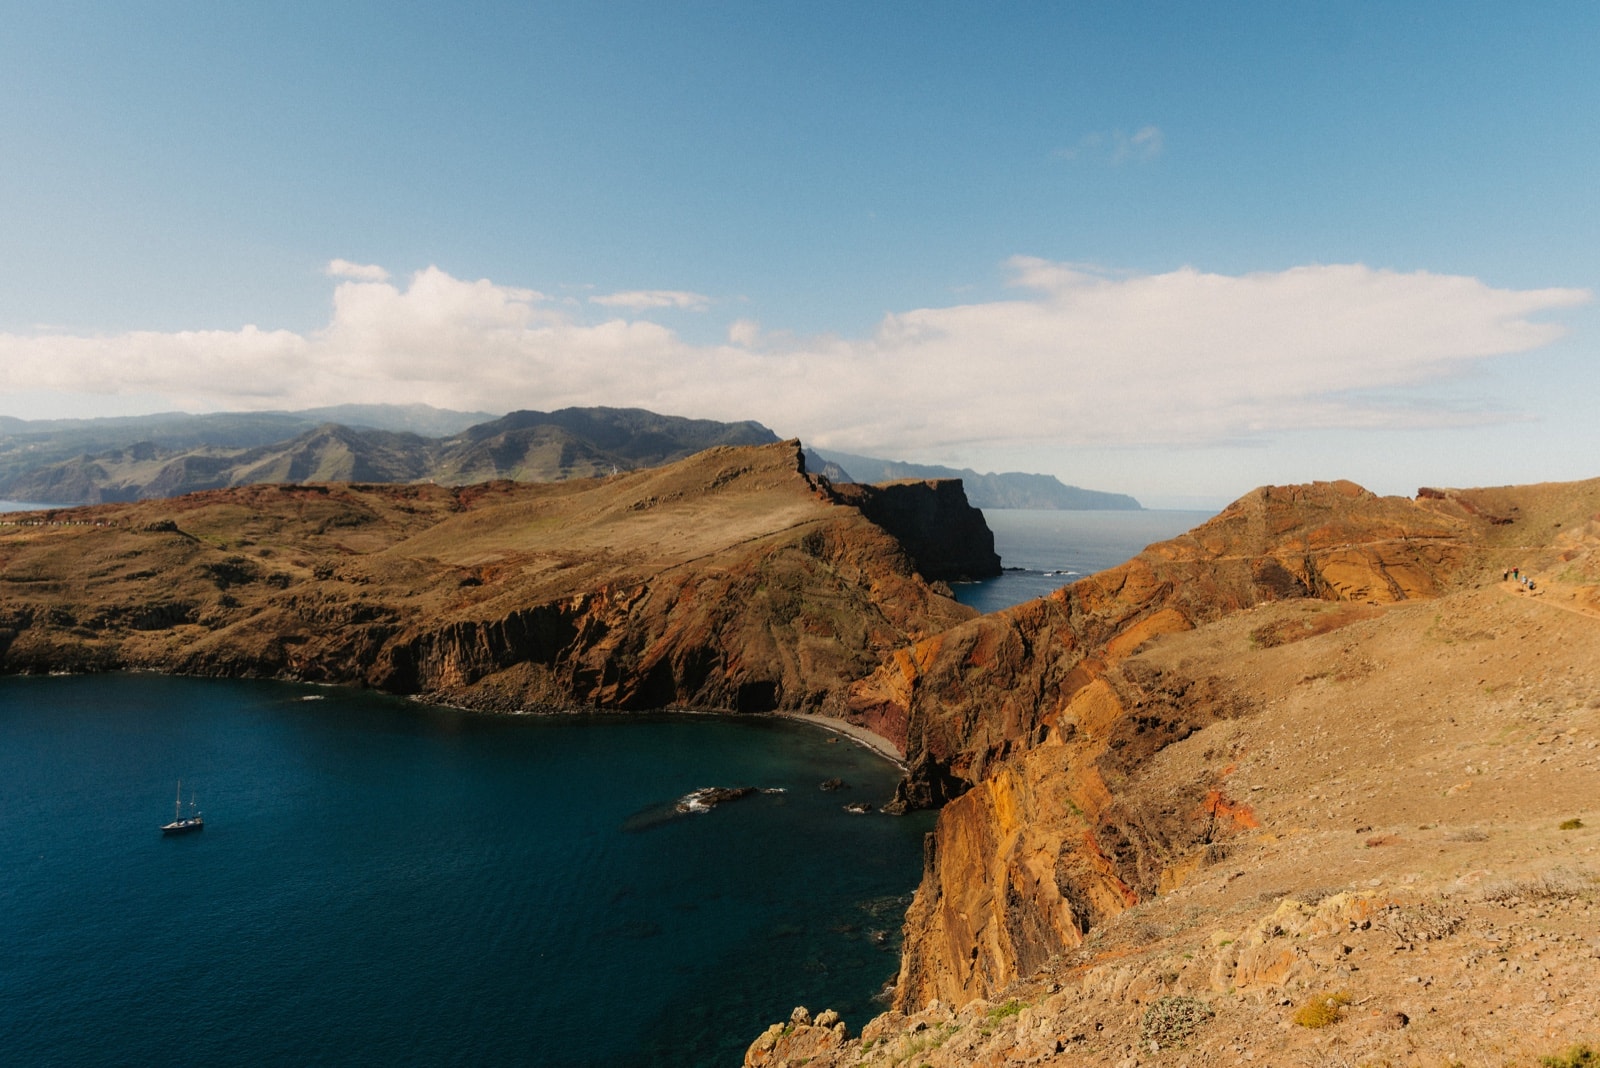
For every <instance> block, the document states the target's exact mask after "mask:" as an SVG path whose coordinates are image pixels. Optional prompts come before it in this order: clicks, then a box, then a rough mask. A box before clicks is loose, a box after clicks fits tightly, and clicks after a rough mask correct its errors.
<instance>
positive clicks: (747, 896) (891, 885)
mask: <svg viewBox="0 0 1600 1068" xmlns="http://www.w3.org/2000/svg"><path fill="white" fill-rule="evenodd" d="M897 775H898V772H897V770H896V769H895V767H894V766H893V765H891V764H889V763H888V762H887V761H884V760H883V759H881V758H880V757H877V756H876V755H874V754H872V753H869V752H868V751H866V750H864V749H862V748H861V747H860V746H858V745H856V744H855V743H853V742H850V741H849V740H847V739H843V738H839V737H837V736H835V735H832V734H829V733H827V732H825V731H822V730H820V729H817V728H814V727H811V726H807V725H803V724H798V723H793V722H789V721H779V720H773V719H751V718H732V717H711V716H687V715H676V716H675V715H665V714H663V715H645V716H616V715H572V716H556V717H510V716H503V717H496V716H485V715H475V714H468V713H462V712H457V711H452V710H448V709H440V708H434V707H428V706H424V705H418V704H415V703H410V702H406V701H402V700H398V699H393V698H386V697H382V696H379V695H375V694H371V693H363V692H358V691H346V690H337V689H328V688H311V687H303V686H294V685H289V684H280V683H269V682H255V681H223V680H201V679H173V678H163V677H159V676H150V675H106V676H75V677H51V678H39V677H27V678H16V677H13V678H4V679H0V947H4V949H3V952H0V1051H4V1052H3V1054H0V1059H4V1060H5V1061H6V1062H7V1063H11V1064H19V1065H20V1064H27V1065H74V1066H92V1065H125V1064H322V1065H402V1064H419V1065H424V1064H425V1065H451V1064H460V1065H468V1064H470V1065H498V1064H532V1065H549V1066H569V1065H570V1066H612V1065H616V1066H621V1065H663V1066H665V1065H672V1066H683V1065H737V1064H738V1063H739V1061H740V1057H741V1056H742V1053H743V1050H744V1048H745V1046H746V1045H748V1044H749V1043H750V1041H752V1040H753V1039H754V1038H755V1036H756V1035H757V1034H758V1033H759V1032H760V1031H761V1030H762V1029H764V1028H765V1027H766V1025H767V1024H769V1023H772V1022H775V1021H778V1020H781V1019H787V1018H788V1016H789V1012H790V1010H791V1009H792V1008H793V1007H794V1006H795V1005H798V1004H805V1005H807V1006H809V1007H810V1008H811V1009H812V1010H813V1011H819V1010H821V1009H823V1008H826V1007H832V1008H834V1009H837V1010H838V1011H840V1012H841V1013H842V1014H844V1016H845V1018H846V1019H847V1020H848V1021H849V1022H850V1024H851V1025H852V1026H853V1027H859V1026H860V1025H861V1024H863V1023H865V1022H866V1020H867V1019H869V1018H870V1017H871V1016H872V1015H874V1014H875V1013H877V1012H879V1011H881V1010H882V1005H881V1003H879V1002H877V1001H874V996H875V995H877V994H879V993H880V991H881V988H882V986H883V984H884V982H885V981H886V980H888V979H890V978H891V977H892V976H893V974H894V972H895V969H896V966H897V963H898V947H899V940H900V923H901V917H902V914H903V912H904V909H905V906H906V904H907V903H908V901H909V895H910V893H911V891H912V890H913V889H914V888H915V886H916V883H917V881H918V878H919V876H920V873H921V857H922V837H923V834H924V833H925V832H926V831H927V830H929V829H930V828H931V817H930V816H929V815H928V814H917V815H913V816H907V817H892V816H885V815H882V814H879V813H877V812H873V813H871V814H868V815H853V814H850V813H847V812H845V811H844V810H843V805H844V803H846V802H849V801H870V802H872V803H874V804H875V805H876V804H880V803H882V802H883V801H885V800H887V799H888V798H889V796H890V795H891V793H892V790H893V786H894V783H895V781H896V778H897ZM835 777H837V778H841V779H843V780H845V782H846V783H847V784H848V787H847V788H846V789H843V790H838V791H836V792H824V791H822V790H820V789H819V788H818V786H819V784H820V783H822V782H823V781H824V780H827V779H831V778H835ZM179 779H182V780H183V791H184V796H185V803H186V804H187V800H188V797H189V795H190V793H191V791H192V792H193V795H194V796H195V797H196V799H197V800H198V806H199V810H200V811H202V812H203V813H204V815H205V829H204V830H203V831H200V832H197V833H194V834H190V835H186V836H183V837H171V838H168V837H163V836H162V835H161V833H160V832H159V830H158V829H157V828H158V827H159V825H160V824H162V823H165V822H167V821H168V820H170V819H171V818H172V815H173V808H174V791H175V789H176V785H177V781H178V780H179ZM745 785H749V786H755V787H758V788H760V789H762V790H766V791H772V792H758V793H755V794H753V795H751V796H748V797H745V798H743V799H740V800H736V801H727V802H724V803H723V804H721V805H718V806H716V807H715V808H713V809H712V810H711V811H708V812H704V813H699V814H682V813H679V812H677V811H676V810H675V808H674V803H675V802H676V801H678V800H679V799H681V798H683V797H684V796H685V795H687V794H689V793H690V792H691V791H693V790H696V789H698V788H701V787H708V786H727V787H737V786H745Z"/></svg>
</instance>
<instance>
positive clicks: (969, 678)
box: [847, 482, 1594, 1008]
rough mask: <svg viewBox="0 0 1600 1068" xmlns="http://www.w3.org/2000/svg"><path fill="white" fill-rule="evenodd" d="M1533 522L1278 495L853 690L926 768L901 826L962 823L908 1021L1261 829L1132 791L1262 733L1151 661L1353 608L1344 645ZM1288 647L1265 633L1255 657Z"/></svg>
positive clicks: (934, 875) (1067, 945) (906, 977)
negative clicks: (1164, 640) (1237, 617)
mask: <svg viewBox="0 0 1600 1068" xmlns="http://www.w3.org/2000/svg"><path fill="white" fill-rule="evenodd" d="M1593 492H1594V491H1593V490H1592V489H1588V490H1585V491H1583V492H1582V493H1579V494H1578V496H1580V497H1584V498H1585V499H1587V496H1592V495H1593ZM1514 507H1515V505H1514V504H1512V503H1499V502H1497V501H1496V500H1495V499H1494V491H1484V492H1480V493H1477V494H1444V493H1434V494H1429V495H1426V496H1423V497H1420V498H1419V499H1418V500H1415V501H1412V500H1406V499H1403V498H1379V497H1375V496H1374V495H1372V494H1370V493H1368V492H1367V491H1365V490H1362V489H1361V488H1360V487H1358V486H1355V485H1354V484H1351V483H1347V482H1336V483H1317V484H1313V485H1310V486H1297V487H1286V488H1267V489H1262V490H1258V491H1256V492H1255V493H1253V494H1251V495H1249V496H1247V497H1245V498H1243V499H1242V500H1240V501H1238V502H1237V503H1235V504H1234V505H1233V506H1231V507H1230V508H1228V509H1227V510H1226V511H1224V512H1223V513H1222V514H1220V515H1219V516H1217V517H1216V518H1215V519H1213V520H1212V521H1210V522H1208V523H1206V524H1205V525H1203V526H1201V527H1199V528H1198V529H1196V530H1194V531H1193V532H1191V533H1190V534H1187V535H1185V536H1183V537H1180V538H1177V539H1174V540H1172V541H1169V542H1165V543H1162V544H1159V545H1154V546H1151V547H1150V548H1149V549H1147V550H1146V551H1145V552H1143V553H1141V554H1140V555H1139V556H1138V557H1136V558H1135V559H1133V560H1131V561H1129V562H1128V563H1127V564H1124V565H1123V566H1121V567H1118V568H1114V569H1112V570H1110V571H1107V572H1103V573H1101V574H1099V575H1096V576H1093V577H1091V578H1088V579H1085V580H1083V581H1080V582H1078V583H1076V584H1074V585H1072V586H1070V587H1067V588H1065V589H1063V590H1061V591H1059V592H1058V593H1057V594H1055V595H1053V596H1052V597H1049V598H1045V599H1043V600H1041V601H1035V602H1031V603H1029V604H1025V605H1021V606H1019V607H1017V608H1015V609H1012V610H1010V611H1006V612H1001V613H997V614H995V615H991V616H985V617H982V618H979V619H975V620H972V621H970V622H968V623H965V624H962V625H960V626H957V627H953V628H951V629H950V630H947V631H944V632H941V633H939V634H937V635H934V636H932V637H930V638H928V639H925V640H923V641H922V642H920V643H917V644H914V645H911V646H908V647H906V648H904V649H901V650H898V651H896V652H895V654H894V655H893V656H892V657H891V658H890V659H889V660H888V661H886V662H885V664H884V666H883V667H881V668H879V669H878V670H877V671H876V672H874V673H873V674H872V675H871V676H869V677H868V678H865V679H863V680H861V681H859V682H857V683H854V684H853V685H852V686H851V689H850V696H849V699H848V702H847V704H848V718H849V719H850V720H851V721H852V722H856V723H859V724H862V725H864V726H867V727H869V728H871V729H873V730H875V731H877V732H879V733H881V734H883V735H885V736H886V737H889V738H891V739H893V740H894V741H895V742H896V743H897V744H899V745H900V746H901V747H902V749H903V750H904V752H905V753H906V756H907V760H908V763H909V765H910V775H909V776H908V779H907V781H906V783H905V784H904V785H903V787H902V790H901V796H900V798H899V802H900V804H901V805H903V806H933V805H941V804H942V805H943V806H944V808H943V811H942V812H941V814H940V818H939V823H938V828H937V831H936V832H935V834H934V836H933V839H932V841H931V843H930V846H929V849H928V856H927V865H926V871H925V873H924V877H923V881H922V885H921V887H920V888H919V890H918V892H917V897H916V899H915V902H914V903H913V905H912V907H911V910H910V913H909V915H908V918H907V939H906V951H905V959H904V962H903V967H902V969H901V973H900V977H899V985H898V989H897V993H896V1000H897V1004H899V1005H901V1006H903V1007H907V1008H910V1007H915V1006H919V1005H922V1004H925V1003H927V1002H928V1001H929V1000H931V999H934V998H938V999H940V1000H943V1001H944V1002H946V1003H954V1004H960V1003H962V1002H964V1001H966V1000H969V999H971V998H974V997H980V996H988V995H990V994H992V993H993V991H994V990H996V989H998V988H999V987H1001V986H1004V985H1005V984H1006V983H1008V982H1010V981H1013V980H1014V979H1016V978H1017V977H1018V976H1021V975H1026V974H1028V973H1029V972H1030V971H1031V970H1033V969H1035V968H1037V967H1038V966H1039V965H1040V963H1041V962H1043V961H1045V960H1047V959H1049V958H1050V957H1052V956H1056V955H1059V954H1061V953H1063V952H1065V951H1067V950H1069V949H1071V948H1072V947H1074V946H1076V945H1077V944H1079V943H1080V942H1081V941H1082V938H1083V936H1084V934H1085V933H1086V932H1087V931H1089V930H1091V929H1092V928H1094V927H1095V926H1097V925H1099V924H1101V923H1104V922H1105V921H1106V920H1107V919H1109V918H1110V917H1112V916H1115V915H1117V914H1118V913H1120V912H1121V911H1122V910H1124V909H1126V908H1128V907H1129V906H1130V905H1133V904H1134V903H1136V902H1139V901H1142V900H1146V899H1148V898H1149V897H1150V896H1152V895H1153V894H1155V893H1156V892H1157V891H1158V889H1159V888H1160V887H1161V886H1162V885H1163V881H1164V880H1165V881H1167V882H1168V883H1170V882H1171V881H1172V880H1174V879H1176V878H1178V877H1179V875H1178V874H1177V873H1178V872H1179V870H1180V869H1181V866H1182V865H1183V864H1184V863H1185V862H1186V861H1187V859H1189V858H1192V856H1193V855H1194V854H1195V853H1196V852H1197V851H1199V850H1202V849H1203V848H1204V847H1206V846H1208V845H1210V844H1212V843H1215V842H1217V841H1219V840H1221V839H1223V838H1225V837H1227V836H1228V835H1230V834H1232V833H1235V832H1237V831H1239V830H1242V829H1248V828H1249V827H1251V826H1252V825H1253V816H1252V815H1251V814H1250V812H1249V810H1248V807H1247V805H1245V804H1244V803H1243V802H1242V801H1241V800H1240V799H1238V798H1235V797H1232V796H1231V795H1230V794H1229V793H1228V791H1227V789H1226V787H1225V785H1224V784H1221V783H1215V782H1207V781H1195V782H1192V783H1188V784H1185V785H1183V786H1181V787H1179V788H1177V789H1176V791H1175V792H1174V793H1172V794H1170V795H1168V796H1163V797H1160V798H1147V797H1142V796H1138V795H1136V794H1134V793H1132V792H1130V791H1128V790H1127V789H1126V784H1127V783H1128V782H1130V781H1131V780H1132V779H1133V778H1134V777H1135V776H1136V775H1137V773H1138V771H1139V769H1140V768H1141V767H1142V766H1143V765H1144V763H1145V762H1147V761H1148V760H1149V759H1150V757H1151V755H1152V754H1154V753H1155V752H1158V751H1159V750H1161V749H1162V748H1163V747H1165V746H1167V745H1169V744H1171V743H1173V742H1176V741H1180V740H1182V739H1184V738H1186V737H1188V736H1190V735H1191V734H1193V733H1195V732H1196V731H1198V730H1200V729H1202V728H1204V727H1206V726H1207V725H1208V724H1211V723H1214V722H1216V721H1218V720H1219V719H1224V718H1229V717H1233V716H1237V715H1239V714H1242V713H1243V712H1244V711H1247V709H1244V708H1241V707H1238V704H1237V699H1236V698H1230V697H1228V696H1226V695H1221V694H1218V693H1216V692H1214V690H1213V688H1212V687H1211V686H1210V684H1209V683H1208V681H1207V680H1206V679H1204V678H1194V677H1189V676H1187V675H1186V674H1182V673H1177V674H1174V673H1172V672H1170V671H1165V672H1163V671H1154V670H1151V669H1150V668H1149V667H1148V666H1146V665H1143V664H1139V663H1130V660H1129V657H1130V655H1131V654H1133V653H1134V652H1136V651H1137V650H1139V649H1140V648H1142V647H1144V646H1146V645H1147V644H1148V643H1149V642H1151V641H1152V640H1153V639H1156V638H1158V637H1160V636H1161V635H1164V634H1173V633H1176V632H1183V631H1188V630H1191V629H1193V628H1195V627H1199V626H1202V625H1205V624H1207V623H1209V622H1212V621H1215V620H1218V619H1221V618H1224V617H1226V616H1228V615H1231V614H1234V613H1237V612H1240V611H1242V610H1245V609H1249V608H1251V607H1253V606H1256V605H1261V604H1266V603H1272V602H1283V601H1295V600H1309V599H1316V600H1327V601H1339V602H1346V603H1347V604H1349V605H1350V608H1349V609H1347V610H1345V611H1344V612H1343V613H1342V614H1341V615H1339V616H1338V617H1337V618H1335V619H1332V620H1326V619H1325V620H1323V621H1322V623H1321V624H1320V625H1323V626H1335V625H1337V626H1342V625H1346V624H1348V623H1350V622H1353V621H1355V620H1357V619H1359V618H1361V617H1362V616H1363V614H1365V613H1367V612H1369V611H1377V610H1379V608H1378V606H1384V605H1392V604H1396V603H1400V602H1405V601H1412V600H1416V599H1421V598H1433V597H1437V596H1439V595H1441V594H1443V593H1445V592H1447V591H1449V590H1452V589H1455V588H1457V587H1458V586H1459V585H1460V584H1461V583H1462V582H1463V581H1465V580H1470V579H1476V578H1478V577H1481V576H1482V575H1484V574H1486V573H1487V569H1489V568H1492V567H1493V566H1494V565H1493V564H1492V563H1490V562H1486V561H1487V560H1488V559H1489V557H1491V556H1492V555H1493V551H1494V547H1495V545H1496V542H1497V541H1499V542H1503V541H1504V540H1505V538H1506V537H1509V536H1512V535H1510V534H1508V533H1507V532H1509V531H1511V530H1513V529H1514V528H1513V527H1508V526H1505V525H1504V524H1502V523H1500V522H1498V521H1497V518H1496V517H1503V516H1504V515H1506V514H1515V512H1514V511H1512V509H1513V508H1514ZM1582 508H1583V505H1582V504H1581V503H1576V504H1574V505H1573V506H1572V507H1570V508H1569V511H1570V512H1571V513H1572V516H1571V517H1572V518H1576V517H1578V516H1580V515H1582V514H1583V513H1582ZM1548 529H1549V528H1546V529H1545V530H1539V531H1536V532H1534V533H1535V534H1536V535H1537V536H1542V535H1544V534H1545V533H1546V532H1547V530H1548ZM1523 533H1527V531H1526V528H1524V531H1523ZM1297 636H1298V635H1290V636H1289V637H1297ZM1285 639H1286V636H1285V635H1282V634H1279V633H1277V632H1276V631H1273V630H1272V629H1271V628H1266V629H1264V630H1263V631H1262V633H1260V634H1259V635H1257V636H1256V638H1255V639H1254V640H1255V641H1256V642H1257V643H1258V644H1261V645H1271V644H1275V643H1277V642H1280V641H1283V640H1285Z"/></svg>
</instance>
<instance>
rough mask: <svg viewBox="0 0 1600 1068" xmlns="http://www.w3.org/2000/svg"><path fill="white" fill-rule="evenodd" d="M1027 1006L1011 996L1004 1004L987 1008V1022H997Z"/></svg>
mask: <svg viewBox="0 0 1600 1068" xmlns="http://www.w3.org/2000/svg"><path fill="white" fill-rule="evenodd" d="M1027 1007H1028V1006H1027V1005H1025V1004H1023V1003H1022V1002H1020V1001H1018V1000H1017V999H1016V998H1012V999H1011V1000H1010V1001H1008V1002H1006V1003H1005V1004H1004V1005H996V1006H995V1007H994V1008H992V1009H990V1010H989V1022H990V1023H999V1022H1000V1021H1001V1020H1004V1019H1006V1018H1008V1017H1011V1016H1015V1015H1016V1014H1017V1013H1019V1012H1021V1011H1022V1010H1023V1009H1025V1008H1027Z"/></svg>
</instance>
